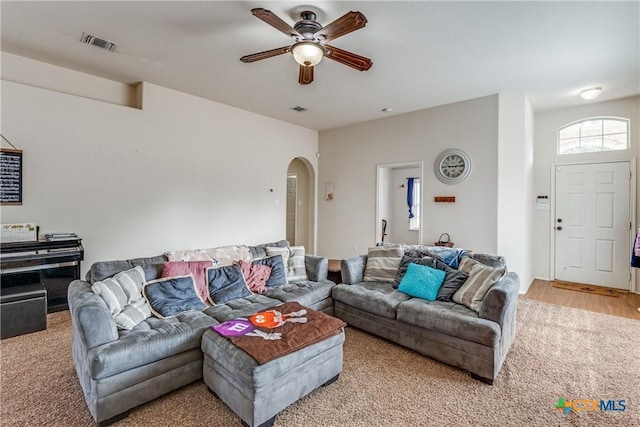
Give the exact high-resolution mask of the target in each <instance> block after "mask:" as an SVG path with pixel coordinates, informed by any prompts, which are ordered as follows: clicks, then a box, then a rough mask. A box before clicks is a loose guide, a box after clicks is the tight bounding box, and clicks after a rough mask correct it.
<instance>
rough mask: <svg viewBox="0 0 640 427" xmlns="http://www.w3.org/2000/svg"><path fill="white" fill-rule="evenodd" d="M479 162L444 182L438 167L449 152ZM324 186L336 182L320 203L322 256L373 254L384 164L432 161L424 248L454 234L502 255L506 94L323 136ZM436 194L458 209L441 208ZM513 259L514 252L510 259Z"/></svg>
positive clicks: (427, 165) (427, 169) (427, 171)
mask: <svg viewBox="0 0 640 427" xmlns="http://www.w3.org/2000/svg"><path fill="white" fill-rule="evenodd" d="M453 147H455V148H460V149H462V150H464V151H466V152H467V153H468V154H469V156H470V157H471V159H472V162H473V167H472V170H471V174H470V175H469V177H468V178H467V179H466V180H465V181H463V182H462V183H460V184H458V185H447V184H443V183H441V182H440V181H438V179H437V178H436V177H435V174H434V172H433V164H434V162H435V160H436V157H437V156H438V154H440V153H441V152H442V151H443V150H445V149H447V148H453ZM319 151H320V162H319V178H318V182H319V185H320V186H324V184H325V183H326V182H328V181H332V182H333V183H334V189H335V194H334V199H333V200H332V201H325V200H319V206H318V253H319V254H320V255H323V256H327V257H330V258H344V257H349V256H353V255H355V254H359V253H366V251H367V248H368V247H369V246H373V245H374V244H375V242H376V241H377V240H379V236H376V233H375V229H376V227H375V209H376V200H375V199H376V165H377V164H378V163H399V162H410V161H416V162H419V161H424V173H423V175H424V176H423V182H422V185H423V187H424V188H423V196H424V215H423V220H422V227H423V242H422V243H424V244H432V243H433V242H435V241H436V240H437V238H438V237H439V236H440V234H441V233H443V232H448V233H449V234H450V235H451V239H452V240H453V241H454V242H455V244H456V246H459V247H465V248H468V249H471V250H473V251H475V252H484V253H496V250H497V238H496V235H497V187H498V166H497V162H498V96H497V95H493V96H488V97H483V98H478V99H473V100H469V101H464V102H459V103H455V104H450V105H445V106H441V107H436V108H430V109H426V110H421V111H416V112H412V113H407V114H401V115H397V116H393V117H389V118H385V119H380V120H376V121H372V122H367V123H361V124H357V125H353V126H348V127H344V128H339V129H333V130H328V131H322V132H320V137H319ZM436 195H453V196H456V203H434V202H433V197H434V196H436ZM503 255H505V256H507V257H509V254H503Z"/></svg>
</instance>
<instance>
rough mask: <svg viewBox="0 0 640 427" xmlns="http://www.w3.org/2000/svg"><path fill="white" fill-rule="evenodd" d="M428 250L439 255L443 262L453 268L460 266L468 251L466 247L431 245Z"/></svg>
mask: <svg viewBox="0 0 640 427" xmlns="http://www.w3.org/2000/svg"><path fill="white" fill-rule="evenodd" d="M428 251H429V252H430V253H431V254H432V255H436V256H438V257H439V258H440V259H441V260H442V262H444V263H445V264H447V265H448V266H449V267H453V268H458V265H459V264H460V260H461V259H462V257H463V256H465V255H466V254H467V251H466V250H464V249H459V248H447V247H446V246H429V249H428Z"/></svg>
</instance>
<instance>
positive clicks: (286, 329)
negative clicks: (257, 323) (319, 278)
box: [229, 302, 347, 365]
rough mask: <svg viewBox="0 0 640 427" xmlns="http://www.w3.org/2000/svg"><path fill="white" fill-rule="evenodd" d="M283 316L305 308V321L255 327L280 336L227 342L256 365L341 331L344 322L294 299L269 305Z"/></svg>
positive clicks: (344, 324)
mask: <svg viewBox="0 0 640 427" xmlns="http://www.w3.org/2000/svg"><path fill="white" fill-rule="evenodd" d="M273 309H274V310H278V311H279V312H281V313H282V314H283V315H286V314H289V313H294V312H297V311H301V310H306V315H305V317H306V318H307V322H306V323H290V322H285V324H284V325H282V326H279V327H277V328H274V329H267V328H256V329H260V330H262V331H263V332H267V333H269V332H278V333H280V339H278V340H265V339H263V338H261V337H257V336H246V335H243V336H239V337H229V339H231V341H232V342H233V343H234V344H235V345H236V346H238V347H239V348H241V349H242V350H244V351H245V352H246V353H248V354H249V356H251V357H253V358H254V359H255V361H256V362H258V363H259V364H261V365H262V364H264V363H267V362H269V361H271V360H274V359H276V358H278V357H282V356H285V355H287V354H289V353H293V352H294V351H298V350H300V349H302V348H304V347H307V346H309V345H312V344H315V343H318V342H320V341H323V340H325V339H327V338H330V337H332V336H334V335H338V334H339V333H340V332H342V329H343V328H344V327H345V326H346V325H347V324H346V323H345V322H343V321H342V320H340V319H338V318H335V317H332V316H329V315H328V314H325V313H322V312H319V311H315V310H311V309H310V308H306V307H303V306H302V305H300V304H298V303H297V302H286V303H284V304H282V305H279V306H276V307H274V308H273Z"/></svg>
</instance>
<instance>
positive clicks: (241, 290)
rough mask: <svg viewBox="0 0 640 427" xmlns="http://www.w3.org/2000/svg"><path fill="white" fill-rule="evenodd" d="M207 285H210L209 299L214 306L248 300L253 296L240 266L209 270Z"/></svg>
mask: <svg viewBox="0 0 640 427" xmlns="http://www.w3.org/2000/svg"><path fill="white" fill-rule="evenodd" d="M207 283H208V284H209V299H210V302H211V303H212V304H224V303H225V302H228V301H231V300H234V299H238V298H246V297H248V296H250V295H253V292H251V291H250V290H249V287H248V286H247V282H245V280H244V276H243V275H242V270H240V267H239V266H238V265H235V264H234V265H227V266H224V267H217V268H215V267H214V268H208V269H207Z"/></svg>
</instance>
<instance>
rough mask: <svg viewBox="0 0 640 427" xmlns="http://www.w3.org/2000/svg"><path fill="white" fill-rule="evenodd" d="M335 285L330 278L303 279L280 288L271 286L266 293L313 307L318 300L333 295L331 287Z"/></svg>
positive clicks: (270, 296)
mask: <svg viewBox="0 0 640 427" xmlns="http://www.w3.org/2000/svg"><path fill="white" fill-rule="evenodd" d="M334 286H335V283H333V282H332V281H330V280H324V281H322V282H311V281H308V280H307V281H303V282H296V283H288V284H286V285H284V286H280V287H278V288H270V289H268V290H267V292H266V293H265V294H264V295H266V296H268V297H269V298H274V299H277V300H280V301H282V302H290V301H297V302H299V303H300V304H302V305H304V306H305V307H311V306H313V305H315V304H317V303H318V302H320V301H322V300H325V299H327V298H330V297H331V289H332V288H333V287H334Z"/></svg>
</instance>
